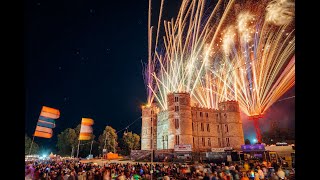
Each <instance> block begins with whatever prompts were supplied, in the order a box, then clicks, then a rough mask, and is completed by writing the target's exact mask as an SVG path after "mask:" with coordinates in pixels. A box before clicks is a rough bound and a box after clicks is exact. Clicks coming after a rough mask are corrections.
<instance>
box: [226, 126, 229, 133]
mask: <svg viewBox="0 0 320 180" xmlns="http://www.w3.org/2000/svg"><path fill="white" fill-rule="evenodd" d="M225 127H226V131H227V132H229V128H228V124H226V125H225Z"/></svg>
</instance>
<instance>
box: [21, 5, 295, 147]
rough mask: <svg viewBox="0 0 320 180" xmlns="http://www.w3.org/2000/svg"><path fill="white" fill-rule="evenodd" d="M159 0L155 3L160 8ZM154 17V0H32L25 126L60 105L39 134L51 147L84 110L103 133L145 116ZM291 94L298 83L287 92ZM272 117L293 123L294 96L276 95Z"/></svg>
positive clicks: (171, 9) (29, 128)
mask: <svg viewBox="0 0 320 180" xmlns="http://www.w3.org/2000/svg"><path fill="white" fill-rule="evenodd" d="M179 2H180V1H175V2H173V1H172V2H171V1H170V3H168V2H166V3H165V9H166V10H167V11H166V12H164V16H165V17H171V16H175V14H176V13H177V12H178V5H179ZM159 4H160V1H159V2H155V4H154V5H153V8H154V9H155V11H157V10H158V8H159ZM147 17H148V0H139V1H106V0H104V1H88V0H85V1H75V0H68V1H52V0H49V1H39V0H37V1H34V0H28V1H25V11H24V23H25V24H24V28H25V29H24V59H25V73H26V74H25V88H26V89H25V96H26V101H25V107H26V111H25V112H26V114H25V132H26V134H27V135H28V136H29V137H31V136H32V134H33V132H34V130H35V126H36V123H37V121H38V117H39V114H40V111H41V107H42V106H49V107H53V108H57V109H59V110H60V113H61V116H60V118H59V119H57V120H56V125H57V126H56V128H54V129H53V133H54V134H53V138H52V139H43V138H35V142H36V143H38V144H39V145H40V146H43V147H46V148H49V149H52V150H54V149H55V147H54V146H55V144H56V140H57V135H58V134H59V133H60V132H62V131H63V130H64V129H66V128H75V127H76V126H77V125H78V124H80V122H81V118H82V117H88V118H92V119H93V120H94V121H95V124H94V125H93V129H94V134H95V135H96V136H99V135H100V134H101V133H102V131H103V129H104V126H106V125H111V126H112V127H114V128H115V129H116V130H121V129H123V128H125V127H126V126H127V125H129V124H130V123H131V122H133V121H134V120H136V119H137V118H139V117H140V116H141V109H140V107H141V105H142V104H143V103H145V101H146V90H145V86H144V82H143V77H142V62H146V61H147V56H148V52H147V46H148V44H147V23H148V19H147ZM154 17H157V15H156V13H154V16H153V19H155V18H154ZM153 24H156V21H154V20H153ZM292 94H293V95H294V89H293V90H291V91H290V92H288V93H287V94H286V95H288V96H292ZM286 95H285V97H286ZM273 112H274V113H273ZM267 117H268V118H266V121H264V122H263V123H262V125H263V126H264V125H265V124H267V123H266V122H267V120H268V119H274V120H277V119H278V120H279V121H283V122H286V123H283V125H284V126H290V127H292V126H293V125H294V121H295V116H294V98H293V99H289V100H284V101H281V102H278V103H276V104H275V105H274V106H272V107H271V108H270V112H268V115H267ZM243 121H244V123H245V124H244V130H245V131H248V132H245V136H248V137H249V136H253V135H254V130H253V128H252V126H251V125H252V124H253V123H247V121H246V120H245V119H244V120H243ZM140 126H141V120H138V121H136V123H134V124H133V125H132V126H130V128H129V131H133V132H135V133H138V134H140V131H141V129H140Z"/></svg>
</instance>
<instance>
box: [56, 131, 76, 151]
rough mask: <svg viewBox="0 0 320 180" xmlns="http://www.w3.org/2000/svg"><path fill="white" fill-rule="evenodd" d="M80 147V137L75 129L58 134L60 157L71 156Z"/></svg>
mask: <svg viewBox="0 0 320 180" xmlns="http://www.w3.org/2000/svg"><path fill="white" fill-rule="evenodd" d="M77 145H78V135H77V134H76V131H75V129H72V128H68V129H66V130H64V131H63V132H61V133H60V134H58V142H57V147H58V153H59V154H60V155H64V156H65V155H67V156H68V155H70V154H71V153H72V148H73V152H75V150H76V147H77Z"/></svg>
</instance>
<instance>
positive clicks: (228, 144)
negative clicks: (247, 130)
mask: <svg viewBox="0 0 320 180" xmlns="http://www.w3.org/2000/svg"><path fill="white" fill-rule="evenodd" d="M226 141H227V147H229V146H230V141H229V138H226Z"/></svg>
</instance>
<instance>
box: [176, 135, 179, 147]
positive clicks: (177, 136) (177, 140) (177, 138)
mask: <svg viewBox="0 0 320 180" xmlns="http://www.w3.org/2000/svg"><path fill="white" fill-rule="evenodd" d="M178 144H179V135H176V145H178Z"/></svg>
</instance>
